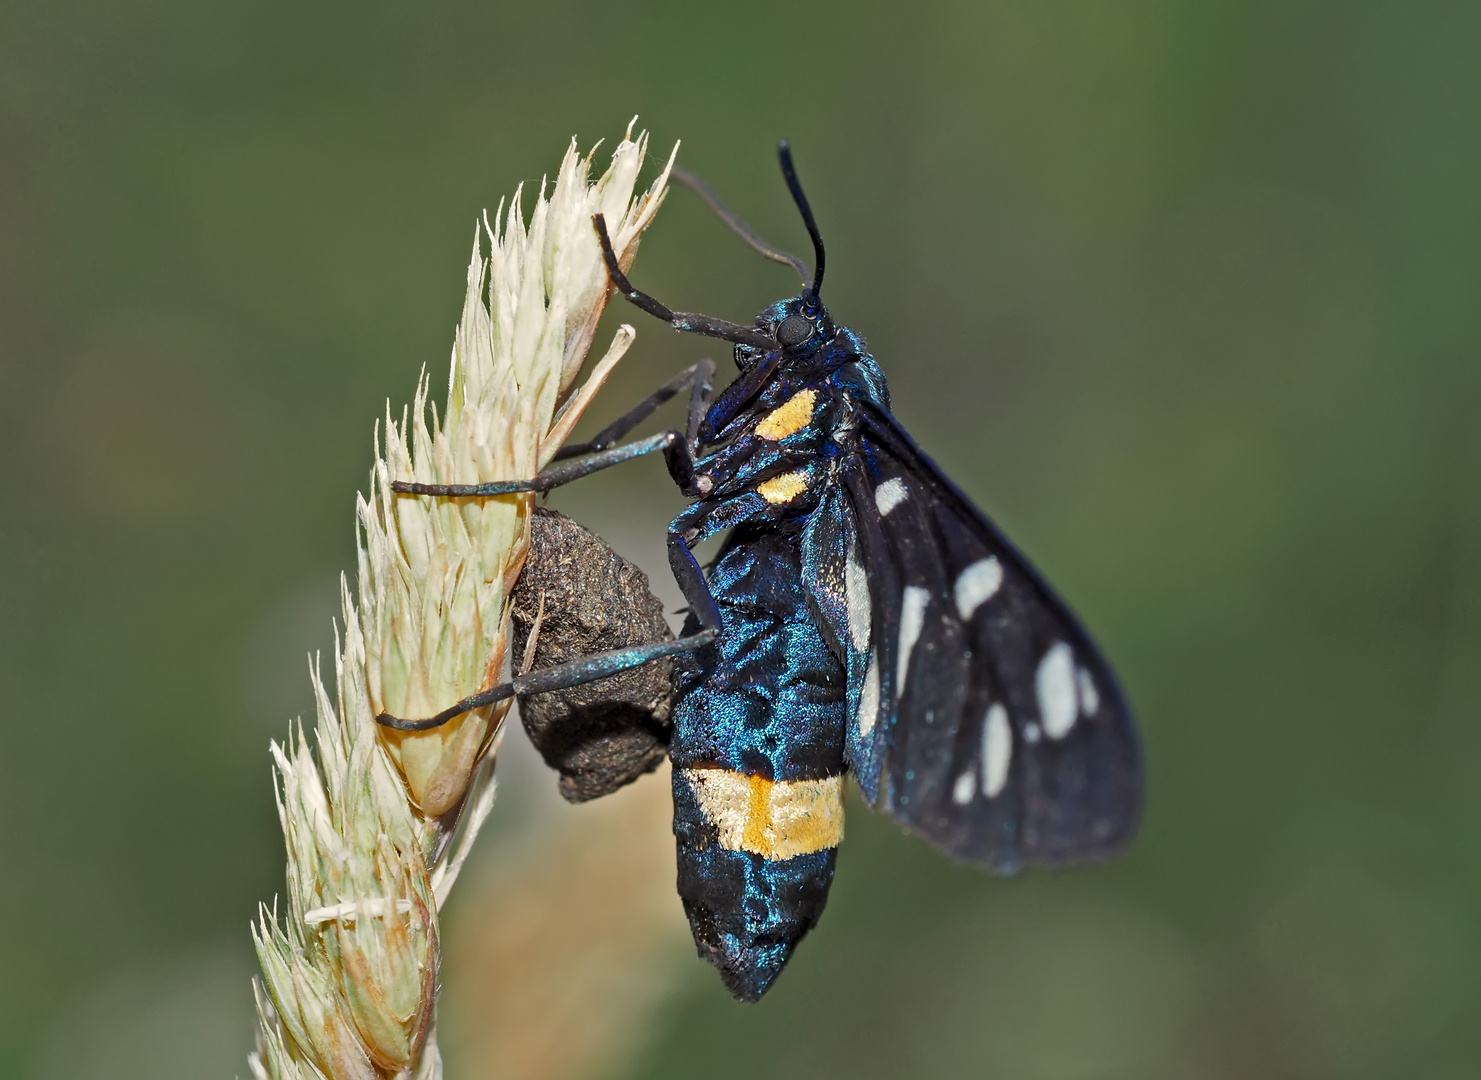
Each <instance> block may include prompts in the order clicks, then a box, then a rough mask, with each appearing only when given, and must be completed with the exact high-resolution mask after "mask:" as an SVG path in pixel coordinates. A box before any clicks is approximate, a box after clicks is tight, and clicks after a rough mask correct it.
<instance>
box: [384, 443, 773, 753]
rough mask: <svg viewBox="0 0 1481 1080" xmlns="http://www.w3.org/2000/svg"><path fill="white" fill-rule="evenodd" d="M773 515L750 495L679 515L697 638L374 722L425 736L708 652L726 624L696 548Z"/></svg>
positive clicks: (673, 532) (574, 664) (672, 557)
mask: <svg viewBox="0 0 1481 1080" xmlns="http://www.w3.org/2000/svg"><path fill="white" fill-rule="evenodd" d="M679 445H681V446H682V445H683V444H682V443H680V444H679ZM771 509H772V508H771V507H768V506H767V505H766V504H765V503H764V502H763V501H762V500H761V499H760V498H759V497H757V496H755V495H753V494H747V495H743V496H741V497H740V498H737V499H732V500H729V501H727V502H724V503H719V504H705V503H700V504H697V505H696V506H694V507H692V508H690V509H689V510H688V511H686V512H684V513H683V514H680V515H679V516H678V518H676V519H675V520H674V523H673V524H672V525H670V526H669V542H668V547H669V565H670V566H671V567H672V568H673V571H674V578H675V580H677V581H678V583H679V588H680V590H681V591H682V592H683V593H684V599H685V600H687V601H689V607H690V609H691V610H692V611H693V612H694V613H695V615H697V616H698V617H699V622H700V629H699V630H697V631H696V632H695V633H693V634H686V635H685V636H684V637H681V638H678V639H676V640H674V641H655V642H652V643H651V644H648V645H633V646H630V647H628V648H626V649H612V650H610V651H608V652H601V653H593V654H592V655H591V656H584V657H582V658H581V659H579V660H572V661H570V662H569V663H565V664H556V665H555V666H553V667H548V668H540V669H539V670H538V671H531V672H529V673H528V674H524V675H520V676H519V677H517V678H515V679H513V680H511V681H510V682H506V683H500V684H499V685H498V686H493V687H490V688H489V689H487V690H481V691H479V692H478V693H476V694H470V695H469V696H468V697H465V698H464V699H463V700H462V701H459V702H458V703H457V704H455V705H452V706H449V707H448V708H446V709H444V710H442V712H440V713H438V714H437V715H436V716H431V717H428V718H427V719H425V720H402V719H400V718H398V717H395V716H391V715H390V714H389V713H381V714H380V715H379V716H377V717H376V718H375V722H376V723H377V724H380V725H381V726H382V727H388V728H395V729H396V730H397V731H427V730H429V729H431V728H435V727H441V726H442V725H443V724H445V723H447V722H448V721H449V720H451V719H452V718H453V717H455V716H460V715H462V714H463V713H465V712H468V711H469V710H471V709H479V708H482V707H483V706H485V705H492V704H493V703H494V702H496V701H503V700H504V699H505V698H510V697H514V696H515V695H520V696H527V695H529V694H543V693H547V692H549V691H551V690H565V689H569V688H570V687H572V686H581V685H584V684H585V683H590V682H596V681H597V680H598V679H605V678H607V677H608V676H609V675H616V674H618V673H619V672H623V671H626V670H627V669H628V668H635V667H637V666H638V665H639V664H646V663H648V662H649V661H651V660H659V659H662V658H663V657H665V656H675V655H677V654H679V653H685V652H690V651H692V650H694V649H701V648H704V646H706V645H709V644H710V643H711V642H713V641H714V640H715V639H716V638H717V637H719V636H720V630H721V626H722V623H721V620H720V606H719V605H718V604H717V603H716V602H715V597H714V594H712V593H711V592H710V586H709V583H708V582H706V581H705V577H704V571H703V570H702V569H700V565H699V560H698V559H696V558H695V557H694V552H693V550H692V548H693V545H695V544H697V543H699V542H700V541H702V540H704V539H706V538H708V537H710V536H713V535H714V534H715V533H717V532H720V531H721V530H723V529H728V528H730V527H731V526H733V525H737V524H739V523H740V522H742V521H746V520H748V519H750V518H753V517H757V516H760V515H762V514H764V513H766V512H768V511H769V510H771Z"/></svg>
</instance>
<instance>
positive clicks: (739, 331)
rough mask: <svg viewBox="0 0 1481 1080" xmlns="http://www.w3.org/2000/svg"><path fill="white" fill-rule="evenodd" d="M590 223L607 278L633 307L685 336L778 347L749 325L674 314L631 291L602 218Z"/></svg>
mask: <svg viewBox="0 0 1481 1080" xmlns="http://www.w3.org/2000/svg"><path fill="white" fill-rule="evenodd" d="M591 223H592V225H593V226H594V227H595V228H596V231H597V238H598V239H599V240H600V241H601V244H602V258H603V259H604V260H606V263H607V279H608V280H609V281H611V282H612V285H613V287H614V288H616V290H617V291H618V292H620V293H621V294H622V295H623V297H624V298H625V299H626V300H627V301H628V303H630V304H632V305H633V306H634V307H638V308H642V309H643V310H644V311H646V312H647V313H648V314H649V315H652V316H653V317H654V318H658V319H662V320H663V321H664V322H666V323H668V324H669V325H670V326H672V327H673V328H674V329H675V330H681V331H684V332H685V333H689V334H704V335H705V336H706V337H713V338H719V339H720V340H722V341H733V342H736V343H737V344H739V345H750V346H751V347H752V348H756V349H760V350H762V351H763V352H766V351H770V350H774V349H777V348H779V345H778V343H777V340H776V339H775V338H773V337H771V336H770V335H769V334H764V333H762V332H761V331H760V330H757V329H756V328H755V327H753V326H741V325H740V324H739V323H733V322H727V321H726V320H724V319H717V318H715V317H714V316H713V315H700V314H698V313H697V312H693V311H675V310H674V309H673V308H671V307H669V306H668V305H667V304H665V303H663V302H662V301H659V300H655V299H654V298H653V297H651V296H649V295H648V294H647V293H645V292H643V291H642V290H640V289H635V288H633V284H632V282H630V281H628V280H627V275H626V274H624V273H623V272H622V267H621V266H619V265H618V263H617V253H616V252H615V251H613V250H612V240H611V238H610V237H609V236H608V235H607V221H606V218H604V217H603V216H602V215H601V214H594V215H592V219H591Z"/></svg>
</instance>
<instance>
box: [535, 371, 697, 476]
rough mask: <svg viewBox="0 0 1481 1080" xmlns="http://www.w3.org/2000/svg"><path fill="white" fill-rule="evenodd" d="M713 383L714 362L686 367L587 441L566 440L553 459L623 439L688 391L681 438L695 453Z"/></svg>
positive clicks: (563, 458)
mask: <svg viewBox="0 0 1481 1080" xmlns="http://www.w3.org/2000/svg"><path fill="white" fill-rule="evenodd" d="M714 386H715V361H713V360H709V359H705V360H701V361H700V362H699V363H697V364H694V365H693V366H691V367H687V368H685V369H684V370H683V371H681V372H679V374H677V375H675V376H674V377H673V378H672V379H670V380H669V381H668V382H666V383H664V384H663V385H662V386H660V387H659V388H658V389H657V390H655V391H653V393H651V394H649V395H648V396H647V397H645V398H644V399H643V400H642V401H640V402H638V403H637V404H636V405H634V406H633V407H632V408H631V409H629V410H628V411H627V412H625V413H623V415H621V416H619V417H618V418H617V419H616V420H614V421H612V422H611V423H610V424H608V425H607V426H606V427H604V428H602V430H601V431H598V432H597V433H596V434H595V435H593V436H592V437H591V439H590V441H588V442H584V443H567V444H566V445H565V446H563V447H561V448H560V449H559V450H558V451H556V455H555V458H554V459H553V460H555V461H564V460H565V459H566V458H573V457H579V456H580V455H582V454H594V453H596V452H597V451H599V450H606V449H608V448H609V447H611V446H612V445H613V444H615V443H616V442H617V440H618V439H620V438H622V437H623V436H624V435H626V434H627V433H628V432H629V431H631V430H632V429H633V428H635V427H637V426H638V425H639V424H641V423H642V422H643V421H644V420H646V419H648V417H649V416H651V415H652V414H653V412H654V410H656V409H657V408H658V407H659V406H660V405H663V404H664V403H665V402H667V401H668V400H669V399H670V398H672V397H674V396H675V395H677V394H679V393H682V392H683V391H684V390H685V389H688V390H689V424H688V427H687V428H686V429H685V433H684V434H685V439H684V441H685V442H687V443H688V444H689V450H690V453H691V454H693V453H694V452H695V445H694V441H695V438H696V436H697V434H698V432H699V422H700V421H701V420H703V419H704V414H705V411H706V410H707V409H708V408H709V405H710V396H711V395H712V393H713V392H714Z"/></svg>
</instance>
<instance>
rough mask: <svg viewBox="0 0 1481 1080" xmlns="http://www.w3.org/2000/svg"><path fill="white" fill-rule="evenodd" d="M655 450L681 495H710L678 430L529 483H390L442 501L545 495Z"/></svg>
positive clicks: (569, 465)
mask: <svg viewBox="0 0 1481 1080" xmlns="http://www.w3.org/2000/svg"><path fill="white" fill-rule="evenodd" d="M655 450H661V451H663V456H664V458H665V459H666V461H667V462H668V469H669V475H670V476H672V477H673V478H674V483H676V484H678V485H679V489H680V490H681V491H683V492H684V494H686V495H689V496H691V497H696V498H697V497H703V496H705V495H708V494H709V490H708V489H704V490H700V489H698V488H696V487H695V479H694V455H693V454H691V453H690V452H689V444H688V443H687V442H686V441H685V439H684V433H683V432H680V431H660V432H659V433H658V434H657V435H650V436H648V437H647V438H646V439H638V440H637V441H636V442H630V443H625V444H623V445H622V446H614V447H612V448H611V449H610V450H600V451H598V452H597V453H595V454H589V455H588V456H586V457H584V458H576V459H574V460H571V461H564V462H561V463H560V464H558V465H552V466H550V467H549V468H547V469H545V470H544V471H543V472H541V473H539V474H537V475H536V476H532V477H531V478H530V479H528V480H494V481H491V482H489V483H487V484H418V483H413V482H412V481H409V480H396V481H394V482H393V483H392V484H391V490H392V491H395V492H399V493H401V494H403V495H438V496H442V497H444V498H477V497H480V496H489V495H515V494H518V493H520V492H526V491H539V492H545V491H550V490H551V489H552V488H558V487H561V486H563V485H565V484H569V483H570V482H571V481H573V480H580V479H581V478H582V477H583V476H590V475H591V474H592V473H594V472H600V471H601V470H603V469H610V468H611V467H612V466H613V465H621V464H622V463H623V462H625V461H632V460H633V459H634V458H640V457H643V456H644V455H646V454H651V453H653V452H654V451H655Z"/></svg>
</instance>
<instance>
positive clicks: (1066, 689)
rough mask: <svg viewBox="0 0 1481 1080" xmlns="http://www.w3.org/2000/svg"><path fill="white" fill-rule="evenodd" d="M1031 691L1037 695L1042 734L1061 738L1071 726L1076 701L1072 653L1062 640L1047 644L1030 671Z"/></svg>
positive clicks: (1076, 705) (1072, 725) (1076, 707)
mask: <svg viewBox="0 0 1481 1080" xmlns="http://www.w3.org/2000/svg"><path fill="white" fill-rule="evenodd" d="M1034 692H1035V693H1036V694H1037V696H1038V699H1039V719H1040V720H1042V721H1043V722H1044V734H1046V735H1048V736H1049V737H1050V738H1051V739H1062V738H1064V737H1065V736H1066V735H1068V734H1069V732H1070V728H1072V727H1074V726H1075V715H1076V713H1077V712H1078V711H1079V707H1080V703H1079V701H1078V700H1077V699H1076V695H1075V654H1074V652H1073V651H1071V649H1070V647H1069V646H1068V645H1066V644H1065V643H1064V642H1063V641H1057V642H1055V643H1054V644H1053V645H1051V646H1050V647H1049V651H1048V652H1046V653H1045V654H1044V658H1043V659H1042V660H1040V661H1039V670H1038V671H1036V672H1035V673H1034Z"/></svg>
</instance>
